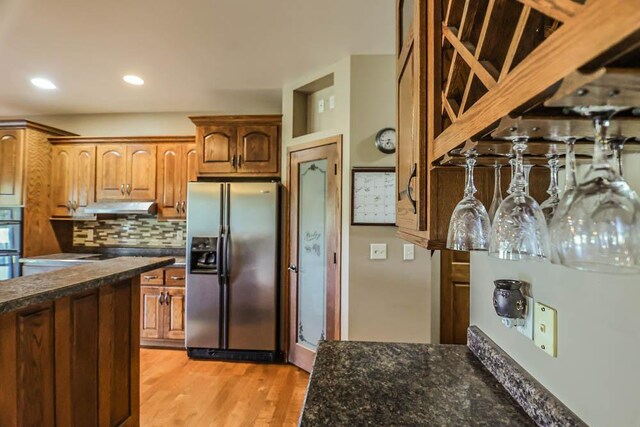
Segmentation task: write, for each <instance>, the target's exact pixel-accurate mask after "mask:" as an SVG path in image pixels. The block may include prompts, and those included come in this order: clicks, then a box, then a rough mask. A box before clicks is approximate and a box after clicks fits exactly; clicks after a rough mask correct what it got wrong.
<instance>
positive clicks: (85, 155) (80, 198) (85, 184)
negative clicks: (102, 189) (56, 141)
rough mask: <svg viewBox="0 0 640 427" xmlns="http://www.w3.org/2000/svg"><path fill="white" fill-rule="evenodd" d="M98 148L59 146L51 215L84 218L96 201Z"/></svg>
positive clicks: (55, 156)
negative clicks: (88, 208) (87, 209)
mask: <svg viewBox="0 0 640 427" xmlns="http://www.w3.org/2000/svg"><path fill="white" fill-rule="evenodd" d="M95 179H96V146H95V145H88V144H77V145H56V146H54V147H53V152H52V178H51V185H52V190H51V216H53V217H59V218H65V217H83V216H86V214H85V212H84V209H85V208H86V207H87V206H88V205H89V203H92V202H94V201H95V188H96V187H95Z"/></svg>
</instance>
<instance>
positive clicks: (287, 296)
mask: <svg viewBox="0 0 640 427" xmlns="http://www.w3.org/2000/svg"><path fill="white" fill-rule="evenodd" d="M332 144H335V146H336V153H337V156H336V166H337V168H336V183H337V185H338V194H337V196H336V222H337V224H338V227H337V229H336V235H335V237H334V238H335V239H336V264H335V265H336V268H335V278H334V279H335V280H334V283H335V287H334V289H333V290H332V291H333V293H334V295H333V303H334V308H335V315H334V316H333V325H334V337H333V339H335V340H340V336H341V333H340V332H341V331H340V329H341V303H342V298H341V293H342V280H341V278H342V276H341V275H342V261H341V260H342V194H343V193H342V187H343V182H342V135H335V136H331V137H328V138H323V139H319V140H315V141H310V142H307V143H302V144H297V145H294V146H290V147H287V175H286V182H285V206H284V217H285V221H284V222H285V239H284V242H285V244H284V245H283V246H284V248H283V249H284V256H283V257H282V259H283V263H282V271H283V272H284V274H283V276H284V334H283V335H284V340H283V341H284V349H283V351H284V356H285V360H286V361H287V362H288V363H291V362H290V357H291V344H292V342H295V338H296V335H295V334H296V330H295V328H292V325H294V324H295V321H293V322H292V320H293V319H292V316H293V312H292V309H291V308H292V307H293V305H294V303H296V301H295V298H296V297H297V293H296V292H292V289H291V274H292V273H291V272H289V270H288V266H289V265H290V264H291V259H290V258H291V246H292V245H291V243H292V242H291V236H292V224H291V207H292V206H291V183H292V176H291V169H292V168H291V160H292V154H294V153H297V152H300V151H305V150H310V149H314V148H320V147H324V146H327V145H332ZM306 362H307V367H308V368H309V369H308V371H310V370H311V366H312V365H313V360H307V361H306Z"/></svg>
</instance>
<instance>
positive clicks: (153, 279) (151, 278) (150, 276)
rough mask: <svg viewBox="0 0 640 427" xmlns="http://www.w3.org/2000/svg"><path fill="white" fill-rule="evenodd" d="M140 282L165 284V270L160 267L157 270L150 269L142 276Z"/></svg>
mask: <svg viewBox="0 0 640 427" xmlns="http://www.w3.org/2000/svg"><path fill="white" fill-rule="evenodd" d="M140 284H142V285H163V284H164V270H163V269H161V268H159V269H157V270H153V271H149V272H147V273H144V274H143V275H141V276H140Z"/></svg>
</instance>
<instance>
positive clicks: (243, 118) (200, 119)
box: [189, 114, 282, 126]
mask: <svg viewBox="0 0 640 427" xmlns="http://www.w3.org/2000/svg"><path fill="white" fill-rule="evenodd" d="M189 119H190V120H191V121H192V122H193V124H195V125H196V126H208V125H223V124H254V123H255V124H277V125H278V126H279V125H280V123H281V122H282V114H261V115H224V116H189Z"/></svg>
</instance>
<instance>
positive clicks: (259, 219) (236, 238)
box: [228, 183, 279, 351]
mask: <svg viewBox="0 0 640 427" xmlns="http://www.w3.org/2000/svg"><path fill="white" fill-rule="evenodd" d="M278 191H279V186H278V184H275V183H232V184H231V206H230V212H229V218H230V227H229V241H230V250H229V260H228V265H229V301H228V304H229V339H228V342H229V349H230V350H267V351H274V350H276V322H277V316H276V307H277V260H278V238H277V233H278V209H279V208H278Z"/></svg>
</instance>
